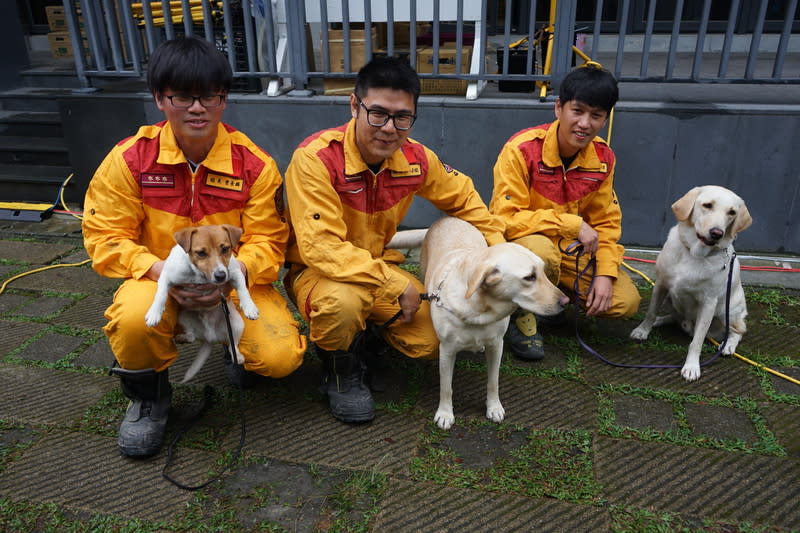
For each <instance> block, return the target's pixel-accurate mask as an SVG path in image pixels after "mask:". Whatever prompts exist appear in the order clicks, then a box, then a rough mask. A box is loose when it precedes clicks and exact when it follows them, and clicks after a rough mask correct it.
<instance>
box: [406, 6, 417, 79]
mask: <svg viewBox="0 0 800 533" xmlns="http://www.w3.org/2000/svg"><path fill="white" fill-rule="evenodd" d="M408 20H409V23H408V45H409V46H408V47H409V48H410V50H409V52H411V53H410V54H409V55H408V61H409V63H411V66H412V67H414V68H416V66H417V46H416V44H417V0H411V1H410V2H409V11H408Z"/></svg>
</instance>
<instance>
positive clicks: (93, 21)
mask: <svg viewBox="0 0 800 533" xmlns="http://www.w3.org/2000/svg"><path fill="white" fill-rule="evenodd" d="M100 11H102V9H101V8H100V6H99V4H97V2H95V1H94V0H84V1H83V2H82V3H81V12H82V14H83V24H84V26H85V27H86V33H87V35H86V37H87V39H88V41H89V50H90V51H91V55H92V57H94V62H95V69H96V70H99V71H101V72H105V71H106V70H107V65H106V58H105V54H104V50H103V48H102V43H101V42H100V24H99V15H100ZM75 20H76V21H77V18H76V19H75ZM70 40H71V41H72V43H73V45H72V48H73V51H74V52H75V54H74V55H75V56H78V55H83V39H82V38H81V33H80V30H78V31H77V32H75V33H70Z"/></svg>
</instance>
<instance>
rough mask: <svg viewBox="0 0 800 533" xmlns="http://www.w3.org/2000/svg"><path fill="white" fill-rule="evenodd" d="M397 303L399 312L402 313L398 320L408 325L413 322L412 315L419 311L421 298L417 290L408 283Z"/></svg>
mask: <svg viewBox="0 0 800 533" xmlns="http://www.w3.org/2000/svg"><path fill="white" fill-rule="evenodd" d="M398 303H399V304H400V311H402V312H403V314H402V316H400V320H401V321H402V322H406V323H408V322H411V320H413V318H414V315H415V314H416V313H417V311H419V306H420V304H421V303H422V298H421V297H420V295H419V291H418V290H417V288H416V287H414V285H412V284H411V283H409V284H408V286H407V287H406V290H404V291H403V294H401V295H400V298H398Z"/></svg>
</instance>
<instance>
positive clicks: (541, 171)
mask: <svg viewBox="0 0 800 533" xmlns="http://www.w3.org/2000/svg"><path fill="white" fill-rule="evenodd" d="M555 173H556V171H555V170H554V169H553V168H552V167H548V166H546V165H545V164H544V163H541V162H540V163H539V174H548V175H552V174H555Z"/></svg>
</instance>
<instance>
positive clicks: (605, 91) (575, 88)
mask: <svg viewBox="0 0 800 533" xmlns="http://www.w3.org/2000/svg"><path fill="white" fill-rule="evenodd" d="M558 99H559V100H560V101H561V104H562V105H563V104H566V103H567V102H569V101H570V100H578V101H580V102H583V103H584V104H586V105H589V106H591V107H599V108H601V109H604V110H605V111H606V112H608V113H611V110H612V109H613V108H614V105H615V104H616V103H617V100H618V99H619V89H618V88H617V80H616V78H614V75H613V74H611V73H610V72H609V71H607V70H606V69H603V68H599V67H595V66H591V65H590V66H586V67H578V68H576V69H574V70H572V72H570V73H569V74H567V75H566V77H565V78H564V81H562V82H561V86H560V87H559V88H558Z"/></svg>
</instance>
